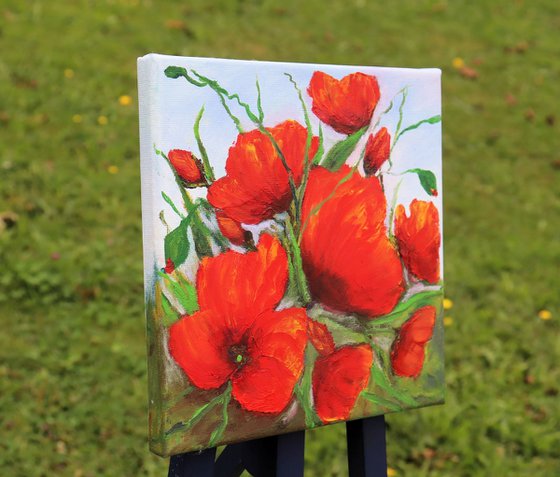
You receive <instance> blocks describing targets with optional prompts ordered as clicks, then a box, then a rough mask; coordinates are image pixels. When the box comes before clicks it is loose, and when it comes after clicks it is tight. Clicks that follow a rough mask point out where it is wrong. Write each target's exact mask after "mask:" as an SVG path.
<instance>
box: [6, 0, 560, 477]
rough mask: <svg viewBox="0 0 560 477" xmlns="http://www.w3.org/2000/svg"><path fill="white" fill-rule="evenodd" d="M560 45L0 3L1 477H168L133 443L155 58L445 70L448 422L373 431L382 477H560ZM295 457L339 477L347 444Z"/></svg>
mask: <svg viewBox="0 0 560 477" xmlns="http://www.w3.org/2000/svg"><path fill="white" fill-rule="evenodd" d="M559 32H560V4H559V3H558V2H557V1H555V0H539V1H522V0H516V1H512V0H508V1H506V0H495V1H492V2H487V1H482V0H479V1H466V0H463V1H460V0H457V1H445V0H433V1H428V0H420V1H412V0H407V1H399V2H375V3H374V2H367V1H365V0H352V1H333V2H322V1H318V0H309V1H306V2H297V1H295V0H284V1H282V2H269V1H257V0H253V1H250V0H245V1H241V0H239V1H226V0H222V1H215V2H208V1H203V0H192V1H183V2H171V1H158V2H156V1H148V0H112V1H109V0H106V1H96V2H94V1H86V0H79V1H78V0H76V1H64V2H63V1H60V2H48V1H29V2H21V1H19V0H3V1H2V3H1V5H0V52H1V53H0V146H1V149H0V214H1V216H0V267H1V268H0V435H1V436H2V437H1V438H0V475H6V476H47V475H48V476H50V475H63V476H73V477H86V476H99V475H103V476H117V475H118V476H122V475H130V476H163V475H166V466H167V463H166V461H165V460H163V459H160V458H158V457H155V456H153V455H150V454H149V452H148V449H147V444H146V428H147V423H146V400H147V397H146V359H145V336H144V333H145V332H144V318H143V313H144V310H143V291H142V290H143V286H142V261H141V222H140V180H139V159H138V130H137V97H136V57H137V56H141V55H143V54H145V53H148V52H159V53H169V54H177V55H192V56H216V57H232V58H246V59H267V60H282V61H305V62H317V63H343V64H373V65H386V66H409V67H425V66H430V67H440V68H442V69H443V104H444V121H443V125H444V177H445V179H444V195H445V214H446V215H445V233H446V237H445V248H446V251H445V258H446V263H445V268H446V294H447V297H448V298H450V299H451V300H452V301H453V302H454V305H453V307H452V308H451V309H450V310H448V311H447V317H446V324H447V328H446V332H447V343H446V359H447V383H448V388H447V404H446V405H445V406H439V407H434V408H427V409H422V410H418V411H411V412H407V413H402V414H399V415H390V416H388V418H387V421H388V423H389V426H390V429H389V433H388V443H389V444H388V445H389V448H388V456H389V464H390V466H391V475H393V476H427V475H429V476H487V475H500V476H501V475H507V476H529V475H531V476H533V475H535V476H536V475H538V476H556V475H560V397H559V391H560V384H559V383H560V366H559V365H558V363H559V362H560V340H559V333H558V332H559V329H560V294H559V288H560V240H559V238H560V237H559V234H560V232H559V231H560V187H559V186H560V181H559V175H560V153H559V151H560V134H559V128H560V118H559V117H558V115H559V114H560V113H559V111H558V105H559V102H558V92H559V89H558V85H559V84H560V34H559ZM121 96H124V98H121ZM127 97H130V98H127ZM119 98H121V99H120V100H119ZM306 460H307V467H306V475H309V476H342V475H346V474H347V471H346V461H345V439H344V426H343V425H336V426H331V427H328V428H323V429H319V430H315V431H312V432H308V434H307V451H306Z"/></svg>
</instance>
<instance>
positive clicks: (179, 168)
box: [168, 149, 208, 188]
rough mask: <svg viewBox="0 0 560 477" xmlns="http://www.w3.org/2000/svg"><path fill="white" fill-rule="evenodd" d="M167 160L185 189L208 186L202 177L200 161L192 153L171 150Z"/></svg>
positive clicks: (202, 169) (202, 167) (202, 168)
mask: <svg viewBox="0 0 560 477" xmlns="http://www.w3.org/2000/svg"><path fill="white" fill-rule="evenodd" d="M168 158H169V162H171V165H172V166H173V168H174V169H175V171H176V172H177V175H178V176H179V177H180V178H181V181H182V182H183V185H184V186H185V187H189V188H194V187H201V186H206V185H208V183H207V181H206V177H205V176H204V166H203V165H202V161H201V160H200V159H198V158H197V157H196V156H195V155H194V154H193V153H192V152H190V151H185V150H183V149H172V150H171V151H169V154H168Z"/></svg>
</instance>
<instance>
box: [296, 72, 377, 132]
mask: <svg viewBox="0 0 560 477" xmlns="http://www.w3.org/2000/svg"><path fill="white" fill-rule="evenodd" d="M307 92H308V93H309V96H311V98H312V99H313V105H312V108H311V109H312V110H313V112H314V113H315V115H316V116H317V117H318V118H319V119H320V120H321V121H323V122H324V123H326V124H328V125H329V126H330V127H332V128H333V129H334V130H335V131H337V132H339V133H342V134H352V133H355V132H356V131H358V130H359V129H362V128H363V127H365V126H367V125H368V124H369V122H370V121H371V116H372V115H373V110H374V109H375V106H377V102H378V101H379V85H378V84H377V79H376V77H375V76H369V75H365V74H363V73H353V74H350V75H348V76H345V77H344V78H342V79H341V80H338V79H336V78H333V77H332V76H329V75H328V74H326V73H323V72H321V71H315V73H313V76H312V77H311V81H310V82H309V87H308V88H307Z"/></svg>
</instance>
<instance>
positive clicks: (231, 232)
mask: <svg viewBox="0 0 560 477" xmlns="http://www.w3.org/2000/svg"><path fill="white" fill-rule="evenodd" d="M216 220H217V221H218V227H219V228H220V232H222V234H223V235H224V237H226V238H227V239H228V240H229V241H230V242H231V243H233V244H235V245H244V244H245V243H246V242H247V240H249V239H250V237H251V234H250V232H248V231H247V230H245V229H244V228H243V227H241V224H240V223H239V222H238V221H237V220H234V219H232V218H230V217H228V216H227V214H226V213H225V212H223V211H221V210H217V211H216Z"/></svg>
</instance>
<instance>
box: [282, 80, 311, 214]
mask: <svg viewBox="0 0 560 477" xmlns="http://www.w3.org/2000/svg"><path fill="white" fill-rule="evenodd" d="M284 74H285V75H286V76H287V77H288V79H289V80H290V83H292V84H293V85H294V88H295V90H296V92H297V94H298V97H299V101H300V103H301V107H302V109H303V116H304V118H305V126H306V127H307V138H306V141H305V154H304V162H303V176H302V179H301V184H300V187H299V194H298V207H299V211H298V212H297V214H296V218H299V217H301V206H302V203H303V196H304V195H305V188H306V187H307V181H308V179H309V171H310V169H311V161H310V160H309V159H310V158H309V150H310V149H311V142H312V141H313V128H312V127H311V120H310V119H309V113H308V111H307V106H306V105H305V101H304V100H303V95H302V93H301V90H300V89H299V87H298V85H297V83H296V82H295V81H294V79H293V78H292V75H290V74H289V73H284Z"/></svg>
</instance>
